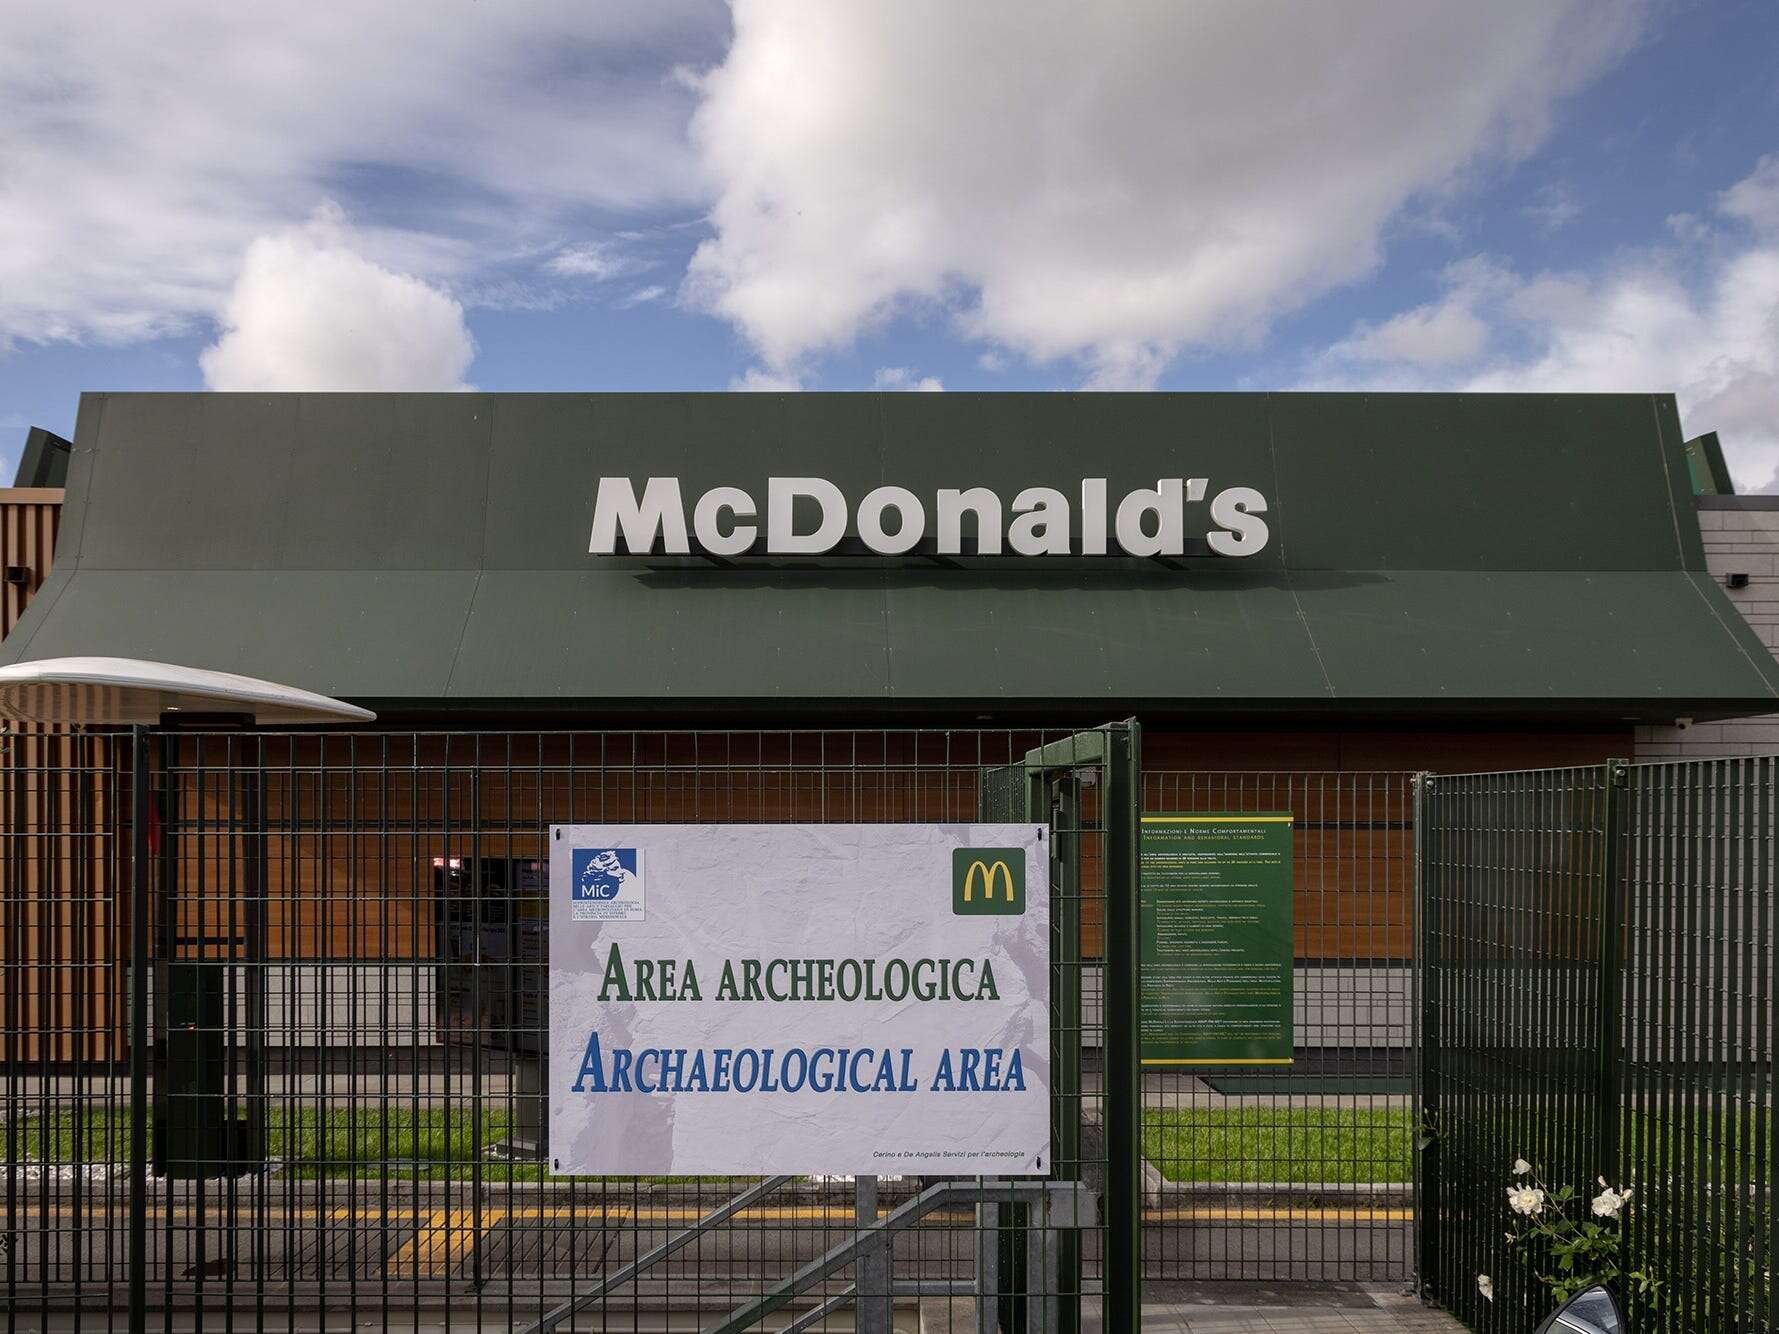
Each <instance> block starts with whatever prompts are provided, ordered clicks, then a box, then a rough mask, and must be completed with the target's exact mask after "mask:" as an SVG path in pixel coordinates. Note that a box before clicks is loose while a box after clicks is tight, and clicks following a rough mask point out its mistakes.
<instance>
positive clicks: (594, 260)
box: [544, 241, 647, 283]
mask: <svg viewBox="0 0 1779 1334" xmlns="http://www.w3.org/2000/svg"><path fill="white" fill-rule="evenodd" d="M544 267H545V268H546V269H548V270H549V271H550V272H551V273H554V274H557V275H559V276H560V277H564V278H585V279H587V280H588V281H590V282H596V283H603V282H609V281H610V280H611V279H613V278H618V277H622V276H623V275H624V274H627V273H635V272H636V271H637V270H638V269H640V268H645V267H647V266H646V265H645V264H644V263H643V262H642V261H640V260H638V259H636V258H635V257H633V256H631V255H626V254H625V253H623V251H621V250H619V249H618V248H617V247H616V246H615V245H612V244H610V243H608V242H603V241H588V242H584V243H582V244H580V245H571V246H564V247H562V249H560V250H558V251H557V252H556V253H555V254H554V255H551V256H550V258H549V259H547V260H546V261H544Z"/></svg>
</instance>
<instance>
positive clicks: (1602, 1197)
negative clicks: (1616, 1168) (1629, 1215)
mask: <svg viewBox="0 0 1779 1334" xmlns="http://www.w3.org/2000/svg"><path fill="white" fill-rule="evenodd" d="M1630 1197H1631V1192H1630V1191H1628V1190H1627V1191H1624V1192H1623V1193H1622V1194H1621V1193H1620V1192H1619V1191H1616V1190H1614V1189H1613V1188H1612V1187H1611V1186H1608V1187H1607V1188H1606V1189H1605V1190H1603V1191H1601V1192H1600V1193H1599V1194H1598V1195H1596V1196H1594V1215H1595V1217H1597V1218H1617V1217H1618V1211H1619V1210H1620V1209H1622V1208H1624V1207H1625V1201H1626V1200H1628V1199H1630Z"/></svg>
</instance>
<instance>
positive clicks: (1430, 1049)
mask: <svg viewBox="0 0 1779 1334" xmlns="http://www.w3.org/2000/svg"><path fill="white" fill-rule="evenodd" d="M1431 784H1432V775H1431V774H1424V773H1420V774H1416V775H1415V776H1414V846H1415V864H1414V912H1415V928H1416V929H1415V953H1416V955H1417V959H1416V966H1415V969H1414V980H1415V987H1416V989H1417V995H1416V1001H1417V1013H1416V1020H1415V1022H1416V1026H1417V1029H1418V1031H1417V1033H1416V1034H1415V1037H1416V1039H1417V1042H1416V1051H1417V1057H1416V1061H1415V1082H1416V1085H1417V1092H1418V1094H1419V1096H1418V1097H1417V1098H1416V1099H1415V1103H1414V1106H1415V1124H1414V1126H1413V1127H1412V1130H1413V1133H1414V1136H1415V1145H1416V1149H1417V1152H1416V1153H1415V1155H1414V1159H1413V1161H1414V1211H1415V1223H1414V1226H1415V1291H1416V1292H1417V1293H1418V1294H1419V1295H1420V1296H1421V1297H1423V1298H1424V1297H1426V1296H1427V1294H1428V1292H1429V1279H1430V1277H1431V1275H1432V1274H1433V1271H1434V1266H1435V1265H1436V1264H1437V1263H1438V1258H1439V1137H1438V1135H1436V1134H1434V1133H1433V1131H1434V1122H1435V1118H1436V1117H1437V1116H1438V1112H1439V1022H1438V1015H1439V1000H1438V994H1437V990H1436V983H1435V976H1436V973H1435V968H1436V965H1437V964H1438V961H1439V938H1438V935H1437V929H1436V923H1437V918H1436V917H1435V915H1434V910H1433V905H1434V902H1435V898H1434V895H1433V893H1432V892H1431V890H1430V889H1429V887H1428V886H1429V881H1430V876H1429V867H1428V857H1427V854H1428V850H1429V846H1430V842H1431V833H1430V831H1429V829H1428V827H1427V823H1428V822H1427V815H1428V812H1427V807H1428V798H1429V796H1430V795H1431V794H1430V793H1429V791H1428V789H1429V787H1430V786H1431Z"/></svg>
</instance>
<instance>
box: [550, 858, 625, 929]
mask: <svg viewBox="0 0 1779 1334" xmlns="http://www.w3.org/2000/svg"><path fill="white" fill-rule="evenodd" d="M570 871H571V873H572V876H573V879H572V880H571V881H570V882H569V890H568V898H569V906H570V908H571V910H572V915H573V918H574V920H575V921H577V922H640V921H641V920H642V913H643V881H642V850H641V849H640V848H575V849H573V852H572V859H571V862H570Z"/></svg>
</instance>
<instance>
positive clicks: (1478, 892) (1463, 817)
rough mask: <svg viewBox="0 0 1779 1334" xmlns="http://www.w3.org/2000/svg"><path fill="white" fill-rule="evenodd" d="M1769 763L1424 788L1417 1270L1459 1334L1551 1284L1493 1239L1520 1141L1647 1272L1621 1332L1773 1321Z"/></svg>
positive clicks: (1510, 1321) (1553, 1184) (1620, 766)
mask: <svg viewBox="0 0 1779 1334" xmlns="http://www.w3.org/2000/svg"><path fill="white" fill-rule="evenodd" d="M1776 765H1779V760H1775V759H1773V758H1756V759H1722V760H1701V761H1688V762H1678V763H1660V764H1625V763H1622V762H1613V763H1609V764H1604V765H1595V766H1588V767H1584V768H1573V769H1551V770H1540V771H1533V772H1522V773H1503V774H1480V775H1464V776H1455V777H1435V778H1427V779H1425V780H1423V787H1422V791H1421V797H1420V801H1421V811H1422V820H1421V826H1420V839H1421V867H1422V872H1421V874H1422V902H1423V919H1422V938H1423V951H1424V961H1425V972H1424V979H1425V982H1424V990H1423V996H1424V1021H1423V1047H1422V1058H1421V1059H1422V1065H1423V1075H1422V1082H1423V1090H1424V1096H1423V1103H1424V1106H1423V1113H1424V1115H1425V1117H1426V1119H1427V1124H1426V1126H1425V1131H1426V1134H1425V1135H1424V1138H1423V1144H1424V1158H1423V1163H1422V1171H1423V1178H1424V1182H1425V1186H1424V1189H1425V1194H1426V1198H1425V1201H1424V1216H1423V1231H1422V1257H1421V1263H1422V1274H1423V1278H1424V1281H1425V1283H1426V1285H1427V1288H1428V1290H1429V1291H1430V1292H1431V1293H1432V1294H1433V1295H1434V1296H1435V1297H1436V1298H1437V1299H1438V1300H1439V1301H1440V1302H1441V1303H1442V1304H1444V1305H1446V1306H1447V1307H1448V1308H1450V1309H1451V1310H1453V1311H1454V1312H1455V1313H1457V1314H1458V1315H1459V1316H1460V1317H1461V1318H1463V1319H1464V1320H1465V1321H1466V1322H1467V1323H1468V1324H1469V1325H1470V1327H1471V1328H1472V1329H1475V1330H1478V1331H1484V1332H1486V1334H1493V1332H1494V1331H1520V1330H1524V1329H1530V1328H1532V1325H1533V1323H1535V1318H1536V1317H1537V1316H1540V1315H1542V1314H1543V1313H1544V1312H1545V1311H1546V1310H1547V1309H1548V1308H1549V1306H1550V1305H1551V1304H1552V1303H1551V1301H1550V1299H1549V1294H1548V1289H1547V1284H1546V1282H1545V1281H1544V1280H1543V1279H1541V1277H1540V1273H1543V1274H1544V1275H1546V1276H1547V1277H1558V1278H1560V1277H1561V1271H1560V1268H1559V1267H1558V1264H1557V1263H1553V1259H1554V1257H1552V1256H1551V1255H1549V1254H1548V1253H1546V1252H1543V1251H1541V1250H1538V1251H1534V1253H1533V1254H1531V1255H1530V1256H1528V1254H1527V1252H1526V1250H1525V1248H1523V1247H1522V1248H1519V1249H1517V1250H1516V1249H1515V1248H1513V1247H1510V1246H1509V1244H1508V1242H1507V1232H1508V1229H1509V1226H1510V1223H1511V1221H1512V1218H1511V1215H1510V1214H1509V1212H1508V1205H1507V1195H1506V1189H1507V1187H1508V1186H1509V1185H1510V1184H1513V1183H1514V1182H1515V1176H1514V1174H1513V1166H1514V1164H1515V1162H1516V1160H1522V1159H1523V1160H1524V1161H1525V1162H1526V1163H1527V1164H1528V1165H1529V1166H1530V1167H1531V1169H1532V1171H1531V1173H1529V1174H1528V1175H1527V1179H1535V1180H1537V1181H1538V1182H1539V1183H1541V1185H1542V1186H1543V1187H1544V1188H1545V1189H1550V1190H1554V1189H1557V1188H1559V1187H1561V1186H1568V1187H1570V1188H1572V1189H1573V1190H1575V1191H1576V1193H1577V1198H1576V1200H1575V1201H1574V1202H1573V1203H1571V1204H1570V1205H1569V1206H1568V1208H1569V1211H1570V1212H1571V1213H1572V1214H1577V1215H1578V1216H1579V1217H1580V1218H1581V1220H1582V1221H1584V1222H1586V1223H1590V1224H1597V1225H1600V1226H1602V1227H1604V1228H1606V1229H1607V1230H1608V1231H1609V1232H1611V1233H1612V1234H1613V1235H1617V1236H1619V1237H1620V1238H1621V1243H1620V1244H1621V1247H1622V1251H1621V1254H1620V1255H1619V1257H1618V1259H1617V1264H1618V1266H1619V1268H1621V1269H1622V1270H1623V1271H1624V1273H1625V1274H1626V1275H1630V1274H1633V1273H1642V1274H1644V1275H1647V1276H1648V1277H1649V1278H1650V1279H1651V1280H1653V1283H1654V1287H1653V1289H1649V1290H1646V1289H1645V1288H1644V1286H1643V1285H1642V1283H1640V1282H1639V1281H1636V1280H1632V1279H1629V1278H1626V1279H1623V1280H1621V1282H1620V1283H1619V1284H1618V1286H1619V1287H1620V1288H1621V1290H1622V1291H1623V1293H1624V1295H1625V1296H1626V1297H1627V1298H1628V1300H1629V1304H1630V1306H1631V1310H1632V1319H1633V1324H1634V1327H1635V1328H1636V1329H1638V1330H1639V1331H1645V1330H1654V1331H1673V1334H1683V1332H1684V1334H1690V1331H1696V1330H1711V1331H1724V1332H1725V1334H1733V1332H1736V1331H1766V1330H1770V1329H1771V1328H1772V1325H1773V1314H1774V1311H1775V1309H1776V1307H1775V1292H1774V1284H1773V1277H1772V1268H1773V1258H1774V1257H1773V1249H1774V1242H1773V1229H1774V1213H1773V1167H1774V1162H1775V1160H1776V1159H1779V1143H1776V1141H1775V1126H1774V1117H1773V1097H1772V1090H1773V1033H1774V1024H1773V991H1772V983H1773V954H1774V940H1775V932H1774V927H1775V921H1774V908H1775V904H1774V883H1773V882H1774V859H1773V852H1774V832H1775V811H1774V798H1775V777H1776V774H1775V766H1776ZM1602 1178H1603V1179H1605V1180H1606V1181H1608V1182H1610V1183H1611V1184H1612V1185H1614V1186H1616V1187H1624V1186H1629V1187H1630V1188H1631V1190H1632V1196H1631V1202H1630V1204H1629V1206H1628V1208H1627V1209H1626V1210H1625V1211H1624V1213H1623V1218H1622V1221H1621V1222H1618V1223H1612V1222H1610V1221H1608V1222H1602V1221H1601V1220H1600V1219H1597V1218H1594V1217H1592V1216H1591V1212H1590V1207H1589V1206H1590V1199H1591V1197H1593V1196H1594V1195H1596V1193H1597V1192H1598V1191H1599V1189H1600V1187H1599V1185H1598V1182H1599V1181H1600V1180H1601V1179H1602ZM1479 1275H1487V1276H1488V1277H1489V1280H1490V1285H1491V1288H1492V1299H1491V1298H1490V1296H1487V1295H1485V1294H1484V1293H1483V1292H1482V1290H1481V1289H1480V1287H1479V1282H1478V1276H1479Z"/></svg>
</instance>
